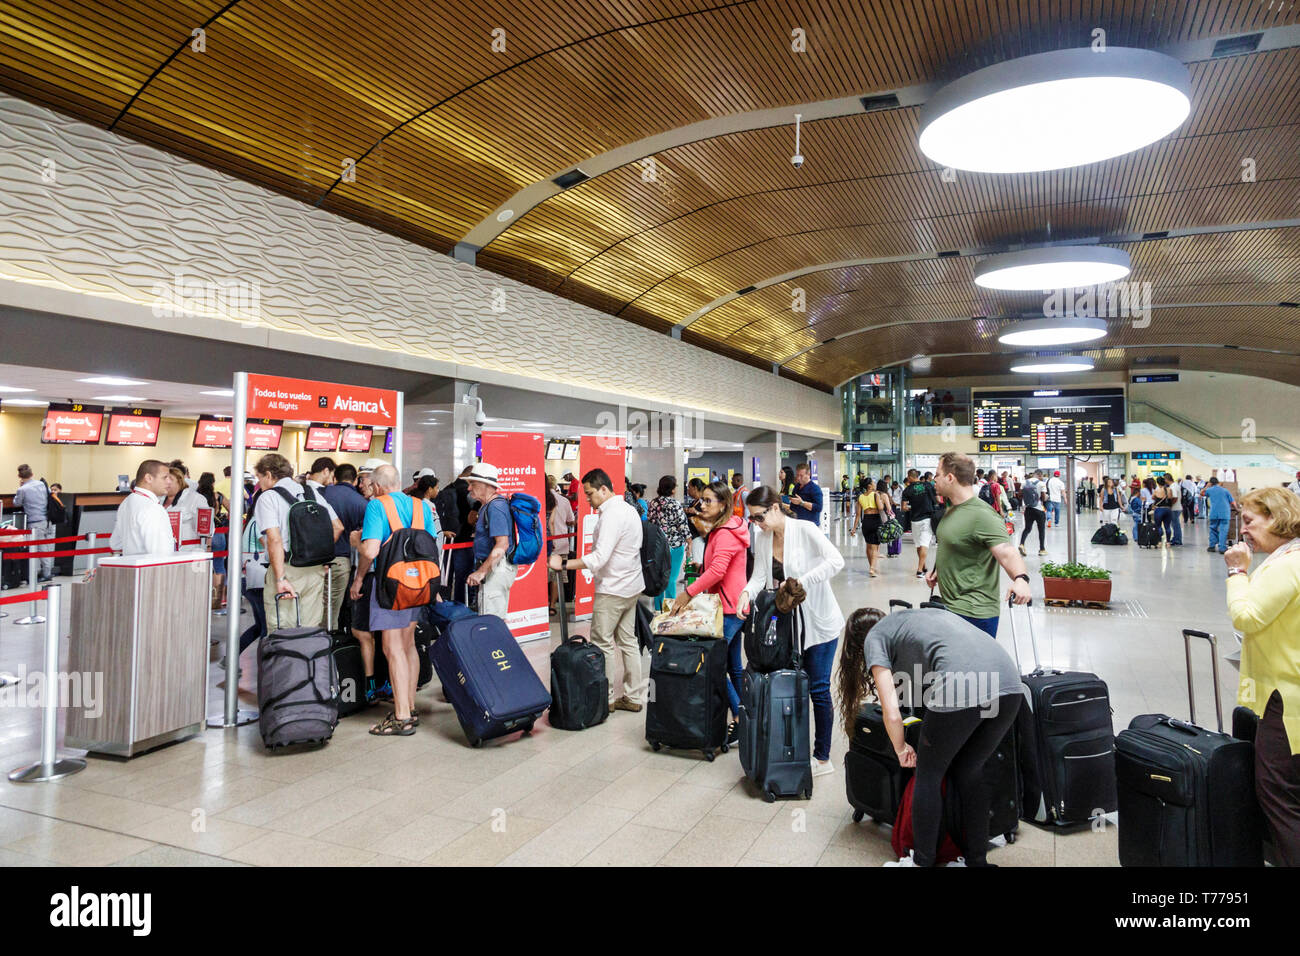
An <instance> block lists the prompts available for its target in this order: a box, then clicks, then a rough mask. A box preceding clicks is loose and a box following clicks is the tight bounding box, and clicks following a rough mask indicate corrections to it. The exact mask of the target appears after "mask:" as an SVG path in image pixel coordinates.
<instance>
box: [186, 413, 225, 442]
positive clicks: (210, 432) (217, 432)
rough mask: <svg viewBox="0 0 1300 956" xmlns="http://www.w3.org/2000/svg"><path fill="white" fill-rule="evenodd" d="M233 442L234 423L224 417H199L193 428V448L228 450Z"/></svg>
mask: <svg viewBox="0 0 1300 956" xmlns="http://www.w3.org/2000/svg"><path fill="white" fill-rule="evenodd" d="M234 442H235V423H234V422H232V421H231V420H230V419H229V418H228V417H226V416H225V415H200V416H199V421H198V424H196V425H195V426H194V447H195V448H229V447H230V446H231V445H233V444H234Z"/></svg>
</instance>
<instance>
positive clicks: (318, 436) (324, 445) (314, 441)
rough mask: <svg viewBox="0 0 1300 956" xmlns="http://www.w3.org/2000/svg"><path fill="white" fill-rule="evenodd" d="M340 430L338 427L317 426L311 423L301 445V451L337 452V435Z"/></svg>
mask: <svg viewBox="0 0 1300 956" xmlns="http://www.w3.org/2000/svg"><path fill="white" fill-rule="evenodd" d="M341 431H342V429H341V428H340V427H339V426H338V425H317V424H315V423H313V424H312V425H311V427H309V428H308V429H307V440H306V441H304V442H303V444H302V450H303V451H338V450H339V433H340V432H341Z"/></svg>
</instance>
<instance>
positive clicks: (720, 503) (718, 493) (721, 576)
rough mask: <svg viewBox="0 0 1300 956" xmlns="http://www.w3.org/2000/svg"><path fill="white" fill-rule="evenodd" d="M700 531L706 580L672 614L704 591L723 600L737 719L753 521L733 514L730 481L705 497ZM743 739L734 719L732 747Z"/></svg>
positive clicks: (692, 587)
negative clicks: (744, 598)
mask: <svg viewBox="0 0 1300 956" xmlns="http://www.w3.org/2000/svg"><path fill="white" fill-rule="evenodd" d="M693 520H694V522H695V526H696V527H697V528H698V529H699V530H700V533H701V534H703V535H704V536H705V542H704V565H703V567H702V568H701V570H700V576H699V577H698V578H696V579H695V581H694V582H692V583H691V584H689V585H688V586H687V587H686V588H685V590H683V591H682V593H680V594H678V595H677V597H676V598H675V599H674V600H673V603H672V607H671V609H670V610H671V613H673V614H676V613H678V612H679V611H681V610H682V609H683V608H685V607H686V605H688V604H690V603H691V598H693V597H694V596H695V595H697V594H700V593H702V592H704V591H707V592H709V593H710V594H716V595H718V597H719V599H721V601H722V613H723V615H724V616H723V619H722V636H723V637H724V638H726V641H727V644H728V654H727V673H728V675H729V676H730V678H731V679H730V681H729V682H728V684H727V700H728V703H729V704H730V705H731V714H732V716H733V717H736V716H738V715H739V714H740V688H741V681H742V680H743V679H744V677H743V668H742V666H741V663H740V645H741V641H740V628H741V625H742V624H744V621H743V619H742V618H741V617H739V614H740V595H741V593H742V592H743V591H744V590H745V584H746V583H747V577H746V574H745V558H746V555H747V554H748V552H749V528H748V522H747V521H746V520H745V519H744V518H742V517H740V516H739V515H736V514H733V513H732V506H731V486H730V485H728V484H727V482H725V481H721V480H719V481H713V482H710V483H709V485H708V486H707V487H706V488H705V489H704V493H703V494H701V495H700V511H699V517H697V518H695V519H693ZM738 739H739V726H738V724H737V723H736V722H735V721H734V720H733V721H732V723H731V726H730V728H728V730H727V742H728V743H735V742H736V741H737V740H738Z"/></svg>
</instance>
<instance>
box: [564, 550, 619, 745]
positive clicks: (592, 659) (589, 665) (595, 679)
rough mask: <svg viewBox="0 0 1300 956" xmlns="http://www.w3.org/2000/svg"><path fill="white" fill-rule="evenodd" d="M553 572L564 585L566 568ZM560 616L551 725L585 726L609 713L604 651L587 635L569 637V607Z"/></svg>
mask: <svg viewBox="0 0 1300 956" xmlns="http://www.w3.org/2000/svg"><path fill="white" fill-rule="evenodd" d="M553 573H554V574H555V575H556V585H557V586H560V587H562V586H563V585H564V572H562V571H555V572H553ZM559 618H560V646H559V647H557V648H556V649H555V650H553V651H551V713H550V720H551V726H552V727H558V728H560V729H561V730H585V729H586V728H588V727H594V726H596V725H597V724H599V723H603V722H604V721H605V718H607V717H608V716H609V678H608V677H607V676H606V675H605V655H604V654H603V653H602V652H601V650H600V649H599V648H598V647H596V646H595V645H594V644H592V643H591V642H590V641H588V640H587V639H586V638H585V637H577V638H574V639H572V640H570V639H569V612H568V610H567V609H565V608H563V607H562V608H561V609H560V614H559Z"/></svg>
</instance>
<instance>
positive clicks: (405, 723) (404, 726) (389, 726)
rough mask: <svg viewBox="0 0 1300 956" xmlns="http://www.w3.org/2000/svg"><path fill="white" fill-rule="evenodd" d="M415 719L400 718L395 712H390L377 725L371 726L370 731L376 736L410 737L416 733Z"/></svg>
mask: <svg viewBox="0 0 1300 956" xmlns="http://www.w3.org/2000/svg"><path fill="white" fill-rule="evenodd" d="M415 726H416V724H415V720H414V719H413V718H411V717H407V718H406V719H405V720H398V718H397V715H396V714H395V713H391V714H389V715H388V716H387V717H385V718H384V719H383V720H381V721H380V722H379V723H377V724H375V726H373V727H371V728H370V733H372V734H374V735H375V736H376V737H409V736H411V735H412V734H413V733H415Z"/></svg>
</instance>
